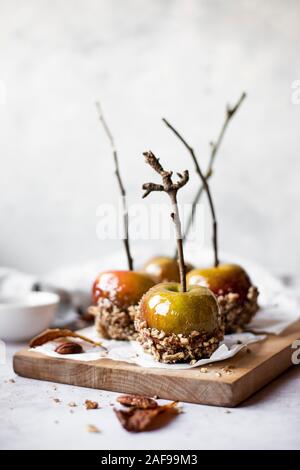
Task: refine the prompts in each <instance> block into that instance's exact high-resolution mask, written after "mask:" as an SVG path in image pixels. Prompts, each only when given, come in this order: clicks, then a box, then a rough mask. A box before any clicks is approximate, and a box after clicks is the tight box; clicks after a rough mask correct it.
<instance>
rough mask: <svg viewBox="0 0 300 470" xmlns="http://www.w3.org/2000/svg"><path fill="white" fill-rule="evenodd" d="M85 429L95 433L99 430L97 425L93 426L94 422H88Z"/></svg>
mask: <svg viewBox="0 0 300 470" xmlns="http://www.w3.org/2000/svg"><path fill="white" fill-rule="evenodd" d="M86 430H87V432H91V433H96V434H98V433H99V432H100V429H99V428H97V426H94V424H88V425H87V427H86Z"/></svg>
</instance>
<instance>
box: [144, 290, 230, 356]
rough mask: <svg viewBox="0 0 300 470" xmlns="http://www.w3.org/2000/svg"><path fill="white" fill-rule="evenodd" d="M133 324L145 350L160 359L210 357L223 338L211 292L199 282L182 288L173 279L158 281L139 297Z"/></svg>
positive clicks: (217, 308)
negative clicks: (185, 288)
mask: <svg viewBox="0 0 300 470" xmlns="http://www.w3.org/2000/svg"><path fill="white" fill-rule="evenodd" d="M135 325H136V329H137V330H138V332H139V336H138V341H139V342H140V343H141V344H142V346H143V347H144V349H145V351H146V352H150V353H151V354H152V355H154V357H155V358H156V359H157V360H159V361H162V362H171V363H172V362H180V361H187V360H190V361H194V360H197V359H200V358H204V357H210V355H211V354H212V353H213V351H214V350H215V349H216V348H217V347H218V345H219V342H220V340H221V339H222V338H223V325H222V323H221V320H220V315H219V307H218V303H217V299H216V297H215V296H214V294H213V293H212V292H211V291H210V290H209V289H207V288H206V287H201V286H193V287H190V288H188V290H187V291H186V292H183V291H182V289H181V285H180V284H179V283H176V282H173V283H161V284H157V285H156V286H154V287H152V288H151V289H150V290H149V291H148V292H147V293H146V294H145V295H144V296H143V297H142V300H141V302H140V310H139V313H138V316H137V318H136V322H135Z"/></svg>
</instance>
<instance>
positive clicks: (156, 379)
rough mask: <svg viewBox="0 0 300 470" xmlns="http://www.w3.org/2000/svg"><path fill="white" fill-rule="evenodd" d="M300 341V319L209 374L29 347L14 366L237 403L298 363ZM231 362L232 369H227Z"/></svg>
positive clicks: (36, 373)
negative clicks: (296, 347)
mask: <svg viewBox="0 0 300 470" xmlns="http://www.w3.org/2000/svg"><path fill="white" fill-rule="evenodd" d="M296 339H300V321H299V322H297V323H295V324H294V325H292V326H291V327H290V328H289V329H288V330H286V331H285V333H284V334H282V335H281V336H274V335H268V336H267V339H266V340H265V341H263V342H259V343H255V344H251V345H250V346H249V347H248V350H247V349H244V350H242V351H240V352H239V353H238V354H237V355H236V356H235V357H233V358H231V359H228V360H226V361H222V362H217V363H214V364H212V365H211V366H209V367H207V369H208V371H207V372H206V373H203V372H200V369H199V368H195V369H187V370H174V371H172V370H165V369H146V368H143V367H140V366H136V365H133V364H128V363H125V362H117V361H112V360H110V359H101V360H99V361H91V362H80V361H72V360H70V359H64V358H52V357H48V356H44V355H42V354H40V353H36V352H30V351H28V350H27V349H24V350H22V351H20V352H18V353H17V354H16V355H15V356H14V370H15V372H16V373H17V374H19V375H21V376H22V377H29V378H32V379H38V380H47V381H50V382H58V383H64V384H70V385H78V386H80V387H90V388H96V389H103V390H111V391H114V392H122V393H134V394H140V395H149V396H155V395H157V396H158V397H159V398H166V399H169V400H179V401H185V402H191V403H201V404H205V405H216V406H228V407H233V406H236V405H238V404H239V403H241V402H242V401H243V400H245V399H246V398H248V397H250V396H251V395H252V394H253V393H255V392H256V391H257V390H259V389H260V388H261V387H263V386H264V385H266V384H268V383H269V382H270V381H271V380H273V379H274V378H275V377H277V376H278V375H279V374H281V373H282V372H284V371H285V370H286V369H288V368H289V367H291V366H292V354H293V352H294V351H295V350H294V349H292V347H291V346H292V344H293V342H294V341H295V340H296ZM229 366H230V368H231V372H229V373H228V372H226V370H224V368H225V369H226V367H229Z"/></svg>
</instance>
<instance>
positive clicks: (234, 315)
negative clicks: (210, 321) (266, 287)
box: [187, 264, 258, 333]
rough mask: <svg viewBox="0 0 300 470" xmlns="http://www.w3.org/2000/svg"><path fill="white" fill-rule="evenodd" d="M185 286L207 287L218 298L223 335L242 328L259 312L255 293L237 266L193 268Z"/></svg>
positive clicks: (246, 277) (256, 293)
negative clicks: (222, 320) (223, 326)
mask: <svg viewBox="0 0 300 470" xmlns="http://www.w3.org/2000/svg"><path fill="white" fill-rule="evenodd" d="M187 284H188V286H205V287H208V288H209V289H210V290H211V291H212V292H213V293H214V294H215V295H216V296H217V299H218V302H219V305H220V309H221V315H222V316H223V317H224V321H225V331H226V333H231V332H233V331H238V330H241V329H242V328H244V327H245V325H246V324H247V323H249V321H250V320H251V318H252V317H253V315H254V314H255V313H256V312H257V310H258V304H257V297H258V290H257V288H256V287H255V286H253V285H252V283H251V280H250V277H249V276H248V274H247V273H246V271H245V270H244V269H243V268H242V267H241V266H239V265H237V264H219V265H218V266H216V267H210V268H203V269H193V270H192V271H191V272H189V273H188V275H187Z"/></svg>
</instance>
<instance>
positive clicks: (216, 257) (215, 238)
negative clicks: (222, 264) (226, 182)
mask: <svg viewBox="0 0 300 470" xmlns="http://www.w3.org/2000/svg"><path fill="white" fill-rule="evenodd" d="M163 122H164V123H165V124H166V125H167V126H168V127H169V129H171V131H172V132H173V133H174V134H175V135H176V137H178V139H179V140H180V141H181V142H182V143H183V145H184V146H185V148H186V149H187V150H188V152H189V153H190V155H191V157H192V160H193V162H194V165H195V170H196V173H197V174H198V176H199V178H200V180H201V182H202V185H203V187H204V189H205V191H206V193H207V198H208V203H209V207H210V212H211V216H212V221H213V248H214V265H215V267H217V266H219V255H218V224H217V218H216V212H215V207H214V203H213V199H212V196H211V192H210V188H209V184H208V182H207V179H206V178H205V176H204V175H203V173H202V171H201V168H200V165H199V162H198V159H197V157H196V155H195V151H194V149H193V148H192V147H191V146H190V145H189V144H188V143H187V141H186V140H185V139H184V138H183V137H182V135H181V134H180V133H179V132H178V131H177V130H176V129H175V127H173V126H172V124H170V123H169V121H167V119H163Z"/></svg>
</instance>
